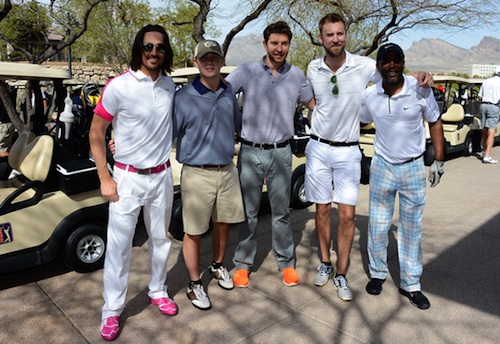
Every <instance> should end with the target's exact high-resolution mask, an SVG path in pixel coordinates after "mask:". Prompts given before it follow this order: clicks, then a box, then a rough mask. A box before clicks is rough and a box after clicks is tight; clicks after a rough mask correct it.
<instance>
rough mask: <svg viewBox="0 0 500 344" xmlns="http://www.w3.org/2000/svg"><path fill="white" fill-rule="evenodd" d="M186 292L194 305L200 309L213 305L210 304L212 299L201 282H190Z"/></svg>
mask: <svg viewBox="0 0 500 344" xmlns="http://www.w3.org/2000/svg"><path fill="white" fill-rule="evenodd" d="M186 294H187V297H188V299H189V300H191V303H192V304H193V306H195V307H196V308H199V309H210V307H212V305H211V304H210V299H209V298H208V295H207V293H205V290H203V285H201V284H190V285H189V286H188V287H187V289H186Z"/></svg>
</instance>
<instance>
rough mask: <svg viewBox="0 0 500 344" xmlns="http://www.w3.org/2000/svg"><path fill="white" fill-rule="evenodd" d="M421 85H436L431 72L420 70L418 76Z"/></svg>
mask: <svg viewBox="0 0 500 344" xmlns="http://www.w3.org/2000/svg"><path fill="white" fill-rule="evenodd" d="M416 78H417V80H418V84H419V85H420V86H421V87H434V78H433V77H432V74H431V73H429V72H418V73H417V76H416Z"/></svg>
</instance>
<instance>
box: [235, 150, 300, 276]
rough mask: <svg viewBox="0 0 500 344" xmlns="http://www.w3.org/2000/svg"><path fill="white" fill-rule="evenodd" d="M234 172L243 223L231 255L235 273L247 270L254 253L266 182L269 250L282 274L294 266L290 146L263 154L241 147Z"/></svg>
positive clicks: (259, 151) (252, 260) (266, 151)
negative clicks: (270, 246) (237, 184)
mask: <svg viewBox="0 0 500 344" xmlns="http://www.w3.org/2000/svg"><path fill="white" fill-rule="evenodd" d="M238 171H239V173H240V183H241V189H242V192H243V202H244V204H245V212H246V218H247V219H246V221H245V222H244V223H243V224H241V225H240V230H239V243H238V246H236V250H235V252H234V258H233V262H234V265H235V266H236V269H247V270H248V269H250V268H251V267H252V266H253V263H254V260H255V255H256V253H257V235H256V232H257V222H258V216H259V208H260V202H261V197H262V186H263V183H264V178H265V180H266V185H267V190H268V196H269V203H270V205H271V214H272V248H273V252H274V256H275V258H276V260H277V261H278V268H279V269H280V270H283V269H285V268H288V267H294V266H295V256H294V243H293V234H292V227H291V223H290V208H289V206H290V187H291V186H290V184H291V178H292V152H291V150H290V146H289V145H288V146H286V147H283V148H275V149H268V150H263V149H260V148H258V147H252V146H247V145H242V146H241V149H240V153H239V157H238Z"/></svg>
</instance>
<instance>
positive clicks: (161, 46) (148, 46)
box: [142, 43, 167, 54]
mask: <svg viewBox="0 0 500 344" xmlns="http://www.w3.org/2000/svg"><path fill="white" fill-rule="evenodd" d="M142 48H143V49H144V51H145V52H147V53H150V52H152V51H153V48H156V51H157V52H159V53H160V54H165V53H166V52H167V48H166V47H165V44H163V43H160V44H153V43H144V45H143V46H142Z"/></svg>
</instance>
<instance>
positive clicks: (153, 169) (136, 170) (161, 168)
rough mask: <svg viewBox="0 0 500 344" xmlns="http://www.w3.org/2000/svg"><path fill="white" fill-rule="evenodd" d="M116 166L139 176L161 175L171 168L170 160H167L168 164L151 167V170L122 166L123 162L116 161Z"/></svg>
mask: <svg viewBox="0 0 500 344" xmlns="http://www.w3.org/2000/svg"><path fill="white" fill-rule="evenodd" d="M115 166H116V167H118V168H119V169H121V170H126V171H129V172H134V173H137V174H146V175H148V174H154V173H160V172H162V171H165V170H166V169H167V168H170V160H167V162H166V163H164V164H161V165H159V166H156V167H151V168H135V167H134V166H132V165H126V164H122V163H121V162H118V161H115Z"/></svg>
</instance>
